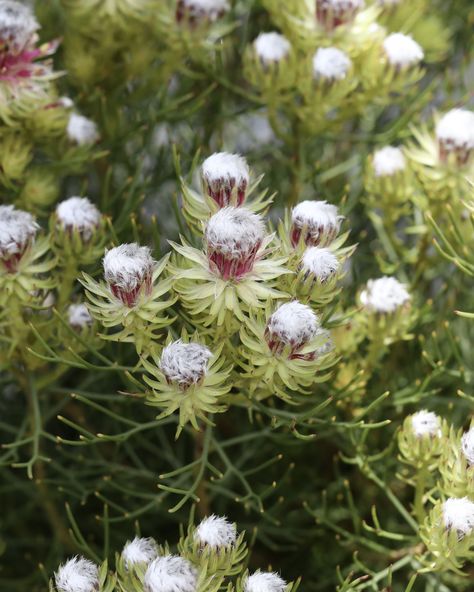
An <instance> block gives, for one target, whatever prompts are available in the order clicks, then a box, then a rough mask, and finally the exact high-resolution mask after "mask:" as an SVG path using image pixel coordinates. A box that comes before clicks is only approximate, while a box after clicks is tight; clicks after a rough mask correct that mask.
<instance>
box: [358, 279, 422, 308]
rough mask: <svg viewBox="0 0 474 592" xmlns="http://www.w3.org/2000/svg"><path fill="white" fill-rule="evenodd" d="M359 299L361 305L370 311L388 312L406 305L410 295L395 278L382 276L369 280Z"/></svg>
mask: <svg viewBox="0 0 474 592" xmlns="http://www.w3.org/2000/svg"><path fill="white" fill-rule="evenodd" d="M359 299H360V302H361V304H362V306H363V307H364V308H365V309H366V310H368V311H370V312H375V313H380V314H390V313H394V312H395V311H397V310H398V309H401V308H403V307H405V306H407V305H408V304H409V302H410V300H411V297H410V294H409V293H408V291H407V289H406V288H405V286H404V285H403V284H401V283H400V282H399V281H398V280H397V279H395V278H393V277H387V276H384V277H381V278H378V279H375V280H369V281H368V282H367V286H366V288H365V289H364V290H363V291H362V292H361V294H360V297H359Z"/></svg>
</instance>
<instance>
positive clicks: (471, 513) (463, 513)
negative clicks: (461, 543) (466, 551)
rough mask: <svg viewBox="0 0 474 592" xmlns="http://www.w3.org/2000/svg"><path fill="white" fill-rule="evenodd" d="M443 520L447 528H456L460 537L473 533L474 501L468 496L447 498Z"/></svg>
mask: <svg viewBox="0 0 474 592" xmlns="http://www.w3.org/2000/svg"><path fill="white" fill-rule="evenodd" d="M443 521H444V526H445V528H446V529H447V530H454V531H456V532H457V534H458V538H459V539H462V538H463V537H464V536H466V535H469V534H471V533H472V531H473V529H474V503H472V502H471V501H469V500H468V499H467V497H463V498H455V497H451V498H449V499H447V500H446V501H445V502H444V504H443Z"/></svg>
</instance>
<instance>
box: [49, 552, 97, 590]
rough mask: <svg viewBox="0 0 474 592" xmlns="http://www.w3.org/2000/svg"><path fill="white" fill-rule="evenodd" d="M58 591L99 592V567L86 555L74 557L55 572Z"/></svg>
mask: <svg viewBox="0 0 474 592" xmlns="http://www.w3.org/2000/svg"><path fill="white" fill-rule="evenodd" d="M54 578H55V582H56V588H57V589H58V592H97V591H98V590H99V568H98V567H97V565H96V564H95V563H92V561H89V560H88V559H84V557H77V556H76V557H73V558H72V559H69V561H67V562H66V563H64V564H63V565H60V566H59V568H58V571H57V572H56V573H55V574H54Z"/></svg>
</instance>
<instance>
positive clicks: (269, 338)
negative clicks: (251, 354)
mask: <svg viewBox="0 0 474 592" xmlns="http://www.w3.org/2000/svg"><path fill="white" fill-rule="evenodd" d="M320 332H321V326H320V324H319V319H318V317H317V316H316V314H315V313H314V312H313V311H312V310H311V308H310V307H309V306H307V305H306V304H301V302H298V301H297V300H293V301H292V302H286V303H285V304H282V305H281V306H279V308H277V309H276V311H275V312H274V313H273V314H272V315H271V317H270V318H269V319H268V321H267V326H266V328H265V340H266V342H267V344H268V347H269V348H270V350H271V352H272V353H273V354H274V355H277V356H281V355H282V354H283V353H284V352H287V353H288V358H289V359H294V358H298V357H300V355H299V354H298V352H299V351H300V350H301V348H302V347H303V346H305V345H306V344H307V343H309V342H310V341H311V340H312V339H314V337H316V335H317V334H318V333H320Z"/></svg>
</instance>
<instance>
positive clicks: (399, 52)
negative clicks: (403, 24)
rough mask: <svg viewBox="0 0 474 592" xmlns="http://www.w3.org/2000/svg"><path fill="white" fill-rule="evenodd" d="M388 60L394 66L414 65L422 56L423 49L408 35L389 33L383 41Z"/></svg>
mask: <svg viewBox="0 0 474 592" xmlns="http://www.w3.org/2000/svg"><path fill="white" fill-rule="evenodd" d="M383 48H384V51H385V55H386V56H387V59H388V62H389V64H390V65H391V66H394V67H395V68H405V67H409V66H414V65H415V64H418V62H421V60H422V59H423V58H424V53H423V49H422V48H421V46H420V45H419V44H418V43H417V42H416V41H415V40H414V39H412V38H411V37H410V36H409V35H404V34H403V33H391V34H390V35H388V37H387V38H386V39H385V40H384V42H383Z"/></svg>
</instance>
